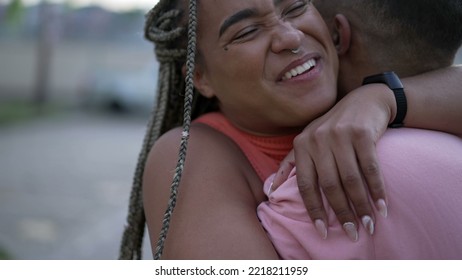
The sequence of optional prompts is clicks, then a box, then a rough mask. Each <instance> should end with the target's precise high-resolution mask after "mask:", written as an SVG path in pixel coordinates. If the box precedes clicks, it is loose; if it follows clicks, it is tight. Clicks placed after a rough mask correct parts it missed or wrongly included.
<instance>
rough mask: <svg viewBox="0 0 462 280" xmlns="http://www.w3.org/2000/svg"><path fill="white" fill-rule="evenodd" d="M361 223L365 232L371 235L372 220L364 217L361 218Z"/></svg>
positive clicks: (372, 230)
mask: <svg viewBox="0 0 462 280" xmlns="http://www.w3.org/2000/svg"><path fill="white" fill-rule="evenodd" d="M361 221H362V222H363V226H364V228H365V229H366V230H367V232H369V234H370V235H373V234H374V221H373V220H372V218H371V217H369V216H367V215H366V216H363V217H362V218H361Z"/></svg>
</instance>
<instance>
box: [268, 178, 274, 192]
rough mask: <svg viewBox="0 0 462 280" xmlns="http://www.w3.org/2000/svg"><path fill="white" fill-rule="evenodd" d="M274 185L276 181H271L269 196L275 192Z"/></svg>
mask: <svg viewBox="0 0 462 280" xmlns="http://www.w3.org/2000/svg"><path fill="white" fill-rule="evenodd" d="M273 183H274V181H271V184H270V186H269V189H268V196H269V195H270V194H271V193H272V192H273Z"/></svg>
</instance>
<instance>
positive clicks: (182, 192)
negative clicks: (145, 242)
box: [143, 125, 278, 259]
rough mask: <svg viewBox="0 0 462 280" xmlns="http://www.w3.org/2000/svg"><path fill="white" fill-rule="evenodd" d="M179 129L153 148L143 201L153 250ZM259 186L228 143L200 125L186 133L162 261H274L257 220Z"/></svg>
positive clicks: (167, 190) (239, 155)
mask: <svg viewBox="0 0 462 280" xmlns="http://www.w3.org/2000/svg"><path fill="white" fill-rule="evenodd" d="M180 135H181V131H180V130H175V131H172V132H169V133H167V134H166V135H164V136H162V137H161V139H159V140H158V141H157V142H156V144H155V146H154V147H153V149H152V151H151V153H150V156H149V159H148V162H147V165H146V169H145V176H144V181H143V199H144V208H145V213H146V219H147V224H148V229H149V233H150V237H151V244H152V247H153V250H154V249H155V247H156V243H157V238H158V234H159V232H160V229H161V221H162V219H163V215H164V212H165V209H166V207H167V202H168V197H169V192H170V190H169V188H170V185H171V181H172V178H173V173H174V171H173V170H174V169H175V165H176V160H177V156H178V147H179V137H180ZM261 185H262V183H261V181H260V179H259V178H258V177H257V175H256V174H255V173H254V172H253V169H252V167H251V166H250V164H249V163H248V161H247V159H246V158H245V157H244V156H243V154H242V153H241V152H240V151H239V149H238V148H237V146H235V145H234V143H232V142H231V141H230V140H229V139H228V138H226V137H225V136H223V135H221V134H220V133H218V132H216V131H214V130H213V129H211V128H208V127H205V126H203V125H195V126H193V127H192V129H191V136H190V142H189V146H188V154H187V159H186V163H185V168H184V172H183V177H182V180H181V184H180V188H179V194H178V201H177V205H176V208H175V211H174V214H173V216H172V220H171V225H170V230H169V232H168V235H167V239H166V243H165V249H164V253H163V258H164V259H277V258H278V256H277V254H276V252H275V250H274V248H273V246H272V244H271V242H270V241H269V239H268V237H267V236H266V233H265V231H264V230H263V228H262V226H261V224H260V222H259V220H258V218H257V215H256V208H257V205H258V204H259V203H260V201H261V200H263V198H264V196H263V192H262V188H261Z"/></svg>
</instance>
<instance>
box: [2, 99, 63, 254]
mask: <svg viewBox="0 0 462 280" xmlns="http://www.w3.org/2000/svg"><path fill="white" fill-rule="evenodd" d="M58 111H59V106H57V105H51V104H45V105H41V106H38V105H37V104H34V103H32V102H27V101H19V100H15V101H2V102H1V103H0V125H6V124H11V123H15V122H18V121H23V120H29V119H33V118H36V117H43V116H48V115H50V114H53V113H56V112H58ZM0 254H1V248H0ZM0 258H1V257H0Z"/></svg>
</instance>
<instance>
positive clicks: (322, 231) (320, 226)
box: [314, 219, 327, 239]
mask: <svg viewBox="0 0 462 280" xmlns="http://www.w3.org/2000/svg"><path fill="white" fill-rule="evenodd" d="M314 226H315V227H316V230H317V231H318V233H319V235H321V237H322V239H326V238H327V228H326V224H325V223H324V221H323V220H321V219H317V220H316V221H314Z"/></svg>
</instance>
